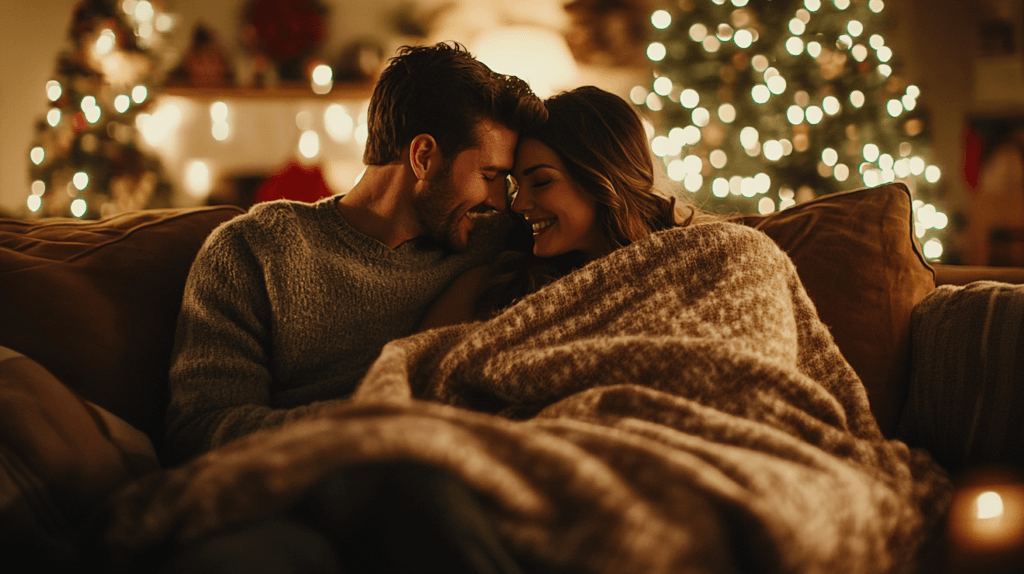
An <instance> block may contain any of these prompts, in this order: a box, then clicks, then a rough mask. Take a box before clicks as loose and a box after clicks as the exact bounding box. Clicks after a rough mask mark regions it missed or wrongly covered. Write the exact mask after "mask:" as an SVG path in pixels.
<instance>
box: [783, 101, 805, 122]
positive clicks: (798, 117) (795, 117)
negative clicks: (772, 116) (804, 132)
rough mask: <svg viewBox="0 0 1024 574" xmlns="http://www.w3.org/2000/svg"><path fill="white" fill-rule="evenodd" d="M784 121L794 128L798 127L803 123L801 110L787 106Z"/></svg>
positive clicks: (797, 107) (802, 111) (798, 107)
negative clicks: (787, 121)
mask: <svg viewBox="0 0 1024 574" xmlns="http://www.w3.org/2000/svg"><path fill="white" fill-rule="evenodd" d="M786 119H787V120H789V123H791V124H793V125H794V126H796V125H800V124H801V123H803V121H804V110H803V108H801V107H800V106H796V105H793V106H789V108H787V109H786Z"/></svg>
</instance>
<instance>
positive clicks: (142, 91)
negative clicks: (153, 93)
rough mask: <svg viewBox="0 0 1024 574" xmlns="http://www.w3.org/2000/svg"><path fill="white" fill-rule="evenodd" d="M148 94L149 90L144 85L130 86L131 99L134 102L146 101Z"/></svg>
mask: <svg viewBox="0 0 1024 574" xmlns="http://www.w3.org/2000/svg"><path fill="white" fill-rule="evenodd" d="M148 96H149V90H147V89H146V86H135V87H134V88H132V101H133V102H135V103H136V104H141V103H142V102H144V101H146V98H147V97H148Z"/></svg>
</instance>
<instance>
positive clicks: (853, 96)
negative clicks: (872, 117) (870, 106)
mask: <svg viewBox="0 0 1024 574" xmlns="http://www.w3.org/2000/svg"><path fill="white" fill-rule="evenodd" d="M864 99H865V98H864V92H862V91H860V90H854V91H852V92H850V103H851V104H853V107H855V108H859V107H861V106H863V105H864Z"/></svg>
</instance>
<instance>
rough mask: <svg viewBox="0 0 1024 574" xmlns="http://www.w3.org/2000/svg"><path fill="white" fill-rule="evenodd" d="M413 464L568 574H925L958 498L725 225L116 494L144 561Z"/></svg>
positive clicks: (785, 281) (393, 354) (766, 244)
mask: <svg viewBox="0 0 1024 574" xmlns="http://www.w3.org/2000/svg"><path fill="white" fill-rule="evenodd" d="M387 459H413V460H418V461H422V462H426V463H429V464H435V465H438V466H440V467H442V468H445V469H447V470H449V471H451V472H452V473H454V474H456V475H457V476H459V477H460V478H461V479H462V480H464V481H465V482H466V483H467V484H468V485H469V486H470V487H471V488H472V489H473V490H474V491H476V492H477V493H478V494H479V495H480V496H481V497H482V500H483V501H484V507H485V509H486V511H487V512H488V514H489V516H490V517H491V518H492V519H493V521H494V524H495V526H496V529H497V531H498V533H499V535H500V536H501V538H502V542H503V543H504V544H505V545H506V547H507V548H508V549H509V551H510V552H511V553H512V554H513V555H514V556H516V557H518V558H519V559H520V560H522V561H523V562H524V563H528V564H544V565H546V566H547V567H548V568H550V569H551V570H552V571H573V572H608V573H611V572H645V573H660V572H666V573H668V572H733V571H751V570H753V571H758V572H823V573H824V572H840V571H841V572H851V573H852V572H865V573H868V572H871V573H880V572H909V571H912V569H913V568H914V565H915V560H916V558H917V556H916V553H917V551H918V549H919V548H920V547H921V546H922V544H923V543H925V542H926V540H927V539H928V538H929V537H930V536H932V535H933V531H934V529H935V528H936V527H937V525H938V523H939V517H940V516H941V515H942V513H943V511H944V509H945V506H946V505H947V504H948V499H949V493H950V485H949V482H948V480H947V479H946V477H945V475H944V474H943V473H942V471H941V470H940V469H939V468H938V467H937V466H936V465H935V464H934V463H933V462H932V461H931V460H930V459H929V458H928V457H927V456H926V455H925V454H923V453H922V452H919V451H911V450H910V449H908V448H907V447H906V446H905V445H904V444H903V443H900V442H895V441H887V440H886V439H885V438H884V437H883V436H882V434H881V432H880V431H879V429H878V426H877V424H876V423H875V421H874V419H873V418H872V416H871V412H870V410H869V408H868V402H867V395H866V392H865V390H864V387H863V385H862V384H861V382H860V380H859V379H858V378H857V376H856V374H855V373H854V372H853V370H852V369H851V368H850V366H849V365H848V364H847V363H846V361H845V360H844V359H843V357H842V355H841V354H840V352H839V350H838V348H837V347H836V346H835V344H834V342H833V341H832V338H831V336H830V334H829V332H828V330H827V328H826V327H825V326H824V325H823V324H822V323H821V322H820V320H818V318H817V314H816V312H815V309H814V306H813V303H812V302H811V301H810V299H809V298H808V297H807V295H806V292H805V291H804V289H803V287H802V285H801V283H800V280H799V277H798V276H797V274H796V271H795V268H794V267H793V265H792V263H791V262H790V261H789V259H788V257H787V256H786V255H785V254H784V253H783V252H782V251H781V250H780V249H779V248H778V247H777V246H776V245H775V244H774V243H773V242H772V241H771V240H770V239H768V238H767V236H765V235H763V234H762V233H760V232H758V231H754V230H751V229H749V228H746V227H743V226H739V225H734V224H730V223H711V224H702V225H697V226H691V227H687V228H680V229H674V230H669V231H665V232H661V233H657V234H654V235H652V236H650V237H648V238H646V239H644V240H642V241H638V242H636V243H634V244H633V245H630V246H628V247H625V248H622V249H620V250H618V251H616V252H614V253H612V254H611V255H609V256H607V257H604V258H602V259H600V260H597V261H595V262H592V263H591V264H589V265H588V266H586V267H584V268H583V269H580V270H578V271H576V272H574V273H573V274H571V275H569V276H567V277H564V278H562V279H560V280H558V281H556V282H554V283H552V284H550V285H548V286H546V287H545V288H544V289H542V290H540V291H538V292H537V293H534V294H532V295H530V296H528V297H526V298H524V299H523V300H521V301H520V302H518V303H517V304H515V305H513V306H511V307H509V308H508V309H506V310H505V311H504V312H502V313H501V314H500V315H498V316H497V317H495V318H493V319H491V320H489V321H485V322H477V323H471V324H466V325H457V326H452V327H447V328H443V329H436V330H432V331H427V332H424V333H420V334H418V335H415V336H412V337H408V338H405V339H400V340H397V341H394V342H392V343H390V344H389V345H388V346H386V347H385V349H384V351H383V352H382V354H381V356H380V357H379V359H378V360H377V361H376V363H375V364H374V365H373V366H372V367H371V369H370V370H369V372H368V373H367V374H366V376H365V377H364V379H363V381H362V383H361V384H360V386H359V388H358V389H357V391H356V393H355V395H354V396H353V397H352V399H351V400H350V401H349V402H348V403H347V404H345V405H341V406H338V407H337V408H332V409H330V410H325V411H323V412H321V413H319V414H318V415H316V416H312V417H309V418H306V419H301V420H298V421H294V422H292V423H289V424H287V425H285V426H283V427H281V428H277V429H271V430H267V431H262V432H259V433H256V434H253V435H250V436H248V437H245V438H243V439H241V440H239V441H236V442H234V443H232V444H230V445H227V446H226V447H223V448H221V449H218V450H216V451H213V452H210V453H208V454H206V455H204V456H202V457H200V458H198V459H196V460H194V461H192V462H190V463H189V464H187V465H185V466H183V467H181V468H177V469H172V470H168V471H165V472H163V473H160V474H158V475H154V476H152V477H150V478H149V479H147V480H145V481H141V482H138V483H136V484H135V485H133V486H132V487H130V488H129V489H127V490H126V491H124V492H123V493H121V496H120V498H119V501H118V503H117V505H116V507H115V520H114V522H113V524H112V527H111V529H110V531H109V532H108V533H107V541H108V543H109V545H110V547H111V548H112V549H113V551H114V552H115V553H118V552H120V553H122V554H125V555H131V554H132V553H136V552H142V551H144V550H145V549H146V548H150V547H153V546H155V545H157V544H161V543H164V542H167V541H184V540H188V539H191V538H194V537H196V536H200V535H203V534H205V533H208V532H210V531H212V530H214V529H217V528H221V527H224V526H226V525H230V524H233V523H235V522H238V521H242V520H246V519H251V518H258V517H261V516H265V515H268V514H271V513H274V512H278V511H281V510H283V509H286V508H288V507H289V505H291V504H293V503H294V502H295V501H296V500H297V499H298V498H299V497H300V496H301V495H302V494H303V492H305V490H306V489H308V487H309V486H310V485H311V484H314V483H315V482H316V481H318V480H320V479H322V478H324V477H325V476H327V475H328V474H330V473H331V472H332V471H334V470H336V469H337V468H339V467H341V466H343V465H346V464H354V463H358V462H363V461H369V460H387Z"/></svg>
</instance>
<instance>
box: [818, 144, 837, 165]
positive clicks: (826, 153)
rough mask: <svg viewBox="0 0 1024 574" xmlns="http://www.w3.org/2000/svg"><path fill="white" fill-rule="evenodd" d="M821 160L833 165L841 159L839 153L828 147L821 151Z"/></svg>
mask: <svg viewBox="0 0 1024 574" xmlns="http://www.w3.org/2000/svg"><path fill="white" fill-rule="evenodd" d="M821 161H823V162H825V165H827V166H829V167H832V166H834V165H835V164H836V162H838V161H839V153H838V152H836V150H834V149H832V148H830V147H827V148H825V149H824V150H823V151H822V152H821Z"/></svg>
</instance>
